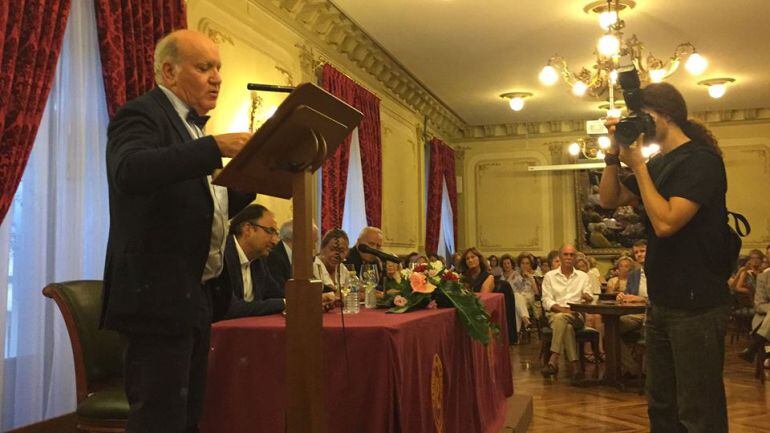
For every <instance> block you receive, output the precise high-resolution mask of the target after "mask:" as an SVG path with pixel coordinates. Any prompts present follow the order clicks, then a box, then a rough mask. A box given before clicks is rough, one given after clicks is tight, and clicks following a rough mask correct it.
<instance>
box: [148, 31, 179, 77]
mask: <svg viewBox="0 0 770 433" xmlns="http://www.w3.org/2000/svg"><path fill="white" fill-rule="evenodd" d="M177 39H178V38H177V37H176V35H175V34H174V33H169V34H167V35H166V36H163V37H162V38H161V39H160V40H159V41H158V43H157V44H156V45H155V56H154V59H153V71H154V72H155V82H156V83H157V84H163V64H164V63H171V64H174V65H177V64H179V61H180V55H179V43H178V42H179V41H178V40H177Z"/></svg>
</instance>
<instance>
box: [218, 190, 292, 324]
mask: <svg viewBox="0 0 770 433" xmlns="http://www.w3.org/2000/svg"><path fill="white" fill-rule="evenodd" d="M276 242H278V230H277V229H276V222H275V215H273V213H272V212H270V211H269V210H267V209H266V208H265V207H264V206H262V205H258V204H252V205H249V206H247V207H246V208H245V209H244V210H242V211H241V212H239V213H238V215H236V216H235V217H233V219H232V220H231V221H230V235H229V236H228V237H227V246H226V247H225V269H224V271H222V275H220V280H222V279H226V280H227V281H223V282H222V284H225V285H229V286H230V287H232V297H231V299H230V302H229V305H228V309H227V313H226V314H225V318H226V319H234V318H236V317H248V316H264V315H267V314H274V313H280V312H281V311H283V310H284V308H285V306H286V301H285V299H284V298H285V295H284V293H285V292H284V289H283V286H279V285H278V283H277V282H276V281H275V280H274V279H273V278H272V276H271V274H270V271H269V270H268V267H267V263H266V257H267V255H268V254H269V253H270V250H271V249H273V248H274V247H275V245H276Z"/></svg>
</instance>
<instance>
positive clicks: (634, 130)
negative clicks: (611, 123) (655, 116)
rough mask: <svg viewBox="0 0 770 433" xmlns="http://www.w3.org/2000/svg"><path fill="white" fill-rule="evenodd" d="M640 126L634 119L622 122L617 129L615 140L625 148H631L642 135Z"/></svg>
mask: <svg viewBox="0 0 770 433" xmlns="http://www.w3.org/2000/svg"><path fill="white" fill-rule="evenodd" d="M640 126H641V125H639V123H638V122H637V121H636V119H634V118H626V119H623V120H621V121H620V122H618V124H617V126H616V127H615V140H616V141H617V142H618V143H619V144H621V145H623V146H630V145H631V143H633V142H634V141H636V139H637V138H639V135H640V134H641V133H642V129H641V128H640Z"/></svg>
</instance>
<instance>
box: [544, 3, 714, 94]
mask: <svg viewBox="0 0 770 433" xmlns="http://www.w3.org/2000/svg"><path fill="white" fill-rule="evenodd" d="M635 6H636V1H634V0H601V1H594V2H591V3H589V4H588V5H586V6H585V8H583V10H584V11H585V12H586V13H589V14H596V15H597V16H598V17H599V24H600V25H601V26H602V28H605V29H606V31H605V34H604V35H603V36H602V37H601V39H599V42H598V44H597V49H596V62H595V64H594V65H592V66H590V67H587V68H586V67H584V68H582V69H581V70H580V71H579V72H577V73H575V72H572V71H571V70H570V69H569V67H568V66H567V61H566V59H565V58H564V57H561V56H559V55H558V54H557V55H555V56H553V57H551V58H550V59H549V60H548V63H547V64H546V66H545V67H544V68H543V70H542V71H541V72H540V76H539V77H540V81H541V82H542V83H543V84H547V85H552V84H554V83H555V82H556V81H558V78H559V77H561V79H562V81H564V82H565V83H566V84H567V85H568V86H570V87H571V88H572V89H573V93H574V94H575V95H577V96H583V95H584V94H588V95H589V96H592V97H598V98H602V99H603V98H607V97H608V98H609V99H610V105H611V107H610V108H614V107H612V102H613V101H614V97H613V95H612V94H611V93H613V91H614V90H616V86H617V83H616V80H615V79H614V77H611V74H616V73H617V72H615V71H616V70H617V69H618V68H619V67H621V66H627V65H625V64H623V65H621V58H623V59H624V61H628V60H625V59H629V60H630V62H631V63H633V65H634V66H635V67H636V69H637V70H638V71H639V77H640V79H641V81H642V83H643V84H647V83H649V82H660V81H662V80H664V79H665V78H666V77H668V76H670V75H671V74H673V73H674V72H676V71H677V70H678V69H679V65H680V64H681V62H682V61H683V60H685V59H686V63H685V68H686V69H687V71H688V72H690V73H691V74H695V75H698V74H701V73H703V71H704V70H705V69H706V67H707V66H708V61H706V59H705V58H704V57H703V56H701V55H700V54H698V53H697V51H696V50H695V47H694V46H693V45H692V44H691V43H689V42H685V43H682V44H679V45H678V46H677V47H676V49H675V50H674V53H673V55H672V56H671V57H669V58H668V59H666V60H663V59H659V58H657V57H655V56H654V55H653V54H652V53H647V54H646V55H643V52H644V46H643V44H642V42H641V41H640V40H639V39H638V38H637V37H636V35H632V36H631V37H630V38H628V39H626V38H624V36H623V30H624V29H625V28H626V23H625V21H623V20H622V19H621V18H620V13H621V11H623V12H627V11H630V10H631V9H633V8H634V7H635ZM580 82H582V85H578V88H577V89H576V88H575V86H576V83H580ZM584 87H585V88H584ZM578 90H580V91H578Z"/></svg>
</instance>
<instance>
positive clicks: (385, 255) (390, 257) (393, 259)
mask: <svg viewBox="0 0 770 433" xmlns="http://www.w3.org/2000/svg"><path fill="white" fill-rule="evenodd" d="M356 248H358V251H359V252H362V253H366V254H371V255H373V256H376V257H379V258H380V259H381V260H386V261H388V262H393V263H401V259H399V258H398V256H394V255H393V254H388V253H386V252H384V251H380V250H378V249H374V248H372V247H370V246H369V245H366V244H358V246H357V247H356Z"/></svg>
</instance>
